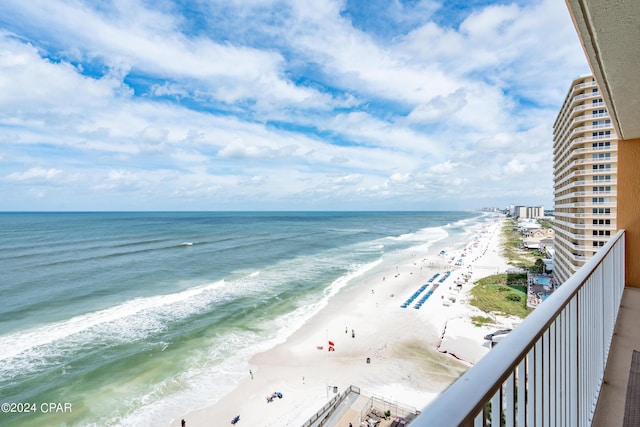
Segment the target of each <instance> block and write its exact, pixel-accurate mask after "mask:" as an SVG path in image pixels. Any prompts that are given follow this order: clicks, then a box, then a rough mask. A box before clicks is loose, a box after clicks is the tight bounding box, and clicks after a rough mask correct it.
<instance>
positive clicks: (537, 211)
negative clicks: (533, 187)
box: [507, 205, 544, 219]
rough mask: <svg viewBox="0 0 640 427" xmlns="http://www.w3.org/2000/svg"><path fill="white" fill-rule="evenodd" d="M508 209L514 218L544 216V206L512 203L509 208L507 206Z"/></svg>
mask: <svg viewBox="0 0 640 427" xmlns="http://www.w3.org/2000/svg"><path fill="white" fill-rule="evenodd" d="M507 211H508V213H509V214H510V215H511V216H512V217H513V218H518V219H530V218H531V219H535V218H542V217H544V206H516V205H510V206H509V208H507Z"/></svg>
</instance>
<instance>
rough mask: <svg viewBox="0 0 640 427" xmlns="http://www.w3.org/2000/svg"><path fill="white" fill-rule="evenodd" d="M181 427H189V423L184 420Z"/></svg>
mask: <svg viewBox="0 0 640 427" xmlns="http://www.w3.org/2000/svg"><path fill="white" fill-rule="evenodd" d="M180 425H181V426H182V427H186V426H187V422H186V421H185V420H184V418H183V419H182V422H181V423H180Z"/></svg>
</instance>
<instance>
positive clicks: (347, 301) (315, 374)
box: [171, 222, 509, 427]
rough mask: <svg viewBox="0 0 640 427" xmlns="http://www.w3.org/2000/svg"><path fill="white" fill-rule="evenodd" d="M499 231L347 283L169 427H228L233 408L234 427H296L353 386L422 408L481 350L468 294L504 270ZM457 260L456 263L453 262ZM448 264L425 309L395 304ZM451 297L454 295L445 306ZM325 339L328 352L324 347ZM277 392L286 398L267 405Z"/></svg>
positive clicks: (482, 232) (496, 226)
mask: <svg viewBox="0 0 640 427" xmlns="http://www.w3.org/2000/svg"><path fill="white" fill-rule="evenodd" d="M500 230H501V222H494V223H491V224H486V225H484V226H483V227H482V228H478V229H477V230H475V231H474V232H473V233H472V235H471V236H470V239H469V241H468V242H467V243H466V245H465V244H462V245H460V247H458V248H449V250H448V251H447V255H446V256H442V255H438V252H439V250H440V248H437V247H434V248H432V250H431V252H430V253H426V254H415V256H414V257H413V258H411V259H409V260H407V261H406V262H405V263H404V264H401V265H398V266H397V267H396V268H394V269H393V270H392V271H388V272H383V273H382V274H378V275H377V276H376V277H372V276H369V277H365V278H363V280H362V283H360V284H354V285H353V286H350V287H348V288H345V289H344V290H343V291H342V292H340V293H339V294H338V295H336V296H334V297H333V298H332V299H331V300H330V301H329V304H328V305H327V306H326V307H325V308H324V309H323V310H322V311H321V312H320V313H319V314H318V315H316V316H315V317H314V318H312V319H311V320H310V321H308V322H307V323H305V324H304V325H302V326H301V328H300V329H298V330H297V332H295V333H294V334H293V335H291V336H290V337H289V338H288V339H287V341H286V342H284V343H282V344H280V345H278V346H276V347H274V348H273V349H271V350H268V351H266V352H264V353H260V354H257V355H256V356H254V357H253V358H252V359H251V361H250V365H251V370H252V372H253V376H254V378H253V379H251V378H250V377H249V372H247V378H246V379H245V380H243V381H241V382H240V383H239V384H238V386H237V387H236V388H235V389H234V390H233V391H232V392H231V393H229V394H227V395H226V396H223V397H221V398H220V400H218V401H217V402H216V403H215V404H213V405H212V406H210V407H207V408H205V409H202V410H199V411H195V412H191V413H188V414H184V415H183V416H180V417H178V418H176V419H175V420H174V421H173V422H172V423H171V426H179V425H180V419H182V418H184V419H185V420H186V421H187V426H188V427H194V426H204V425H228V424H229V423H230V421H231V419H232V418H233V417H234V416H236V415H240V417H241V418H240V423H239V424H238V425H240V426H252V427H269V426H274V427H275V426H277V427H283V426H295V427H299V426H300V425H302V424H303V423H304V422H305V421H306V420H307V419H308V418H309V417H311V416H312V415H313V414H315V412H316V411H318V410H319V409H320V408H321V407H322V406H323V405H324V404H325V403H326V402H327V401H328V399H329V398H331V397H332V396H333V387H334V386H336V387H338V391H339V392H342V391H343V390H344V389H345V388H347V387H348V386H349V385H355V386H357V387H360V388H361V390H362V392H363V393H365V394H367V395H375V396H378V397H382V398H385V399H387V400H392V401H396V402H399V403H401V404H403V405H404V406H407V407H415V408H418V409H422V408H423V407H425V406H426V405H428V404H429V402H431V401H432V400H433V399H434V398H435V396H437V395H438V394H439V393H440V392H442V391H443V390H444V389H445V388H446V387H447V386H448V385H449V384H451V383H452V382H453V381H454V380H455V379H456V378H458V377H459V376H460V375H461V374H462V373H463V372H464V371H465V370H466V369H467V368H468V367H469V366H470V364H472V363H475V362H477V360H479V359H480V358H481V357H482V356H483V355H484V354H485V353H486V352H487V351H488V346H487V345H486V343H485V341H484V339H483V337H484V335H486V334H487V333H488V332H489V331H490V329H488V328H478V327H475V326H473V325H472V324H471V322H470V321H469V320H468V319H469V317H470V316H471V315H472V314H473V313H475V311H476V310H475V309H474V308H472V307H470V306H469V305H468V304H466V301H467V300H468V295H467V294H468V290H469V289H470V287H471V286H472V285H471V283H473V281H475V280H477V279H479V278H481V277H485V276H487V275H491V274H495V273H497V272H498V271H500V272H504V271H505V270H506V269H507V268H508V266H507V264H506V261H505V260H504V259H503V258H502V257H501V255H500V252H501V249H500V248H501V243H500ZM462 254H464V256H463V255H462ZM459 259H462V260H463V261H462V265H452V264H454V263H455V262H456V261H458V260H459ZM446 270H450V271H451V272H452V273H451V275H450V277H449V278H447V279H446V280H445V281H444V282H443V283H441V284H440V286H439V287H438V289H437V290H436V291H435V292H434V294H433V295H432V296H431V297H430V298H429V300H427V302H426V303H425V304H424V305H423V306H422V308H420V309H419V310H416V309H414V308H413V305H414V304H415V302H417V301H418V300H419V298H420V296H422V295H424V293H423V294H421V295H420V296H419V297H418V300H416V301H414V303H413V304H411V305H410V306H409V307H408V308H401V307H400V305H401V304H402V303H403V302H405V301H406V300H407V298H409V297H410V296H411V295H412V294H413V293H414V292H415V291H416V290H418V288H419V287H420V286H421V285H422V284H425V283H426V282H427V280H428V279H429V278H430V277H431V276H433V274H435V273H441V274H442V273H444V272H445V271H446ZM465 273H468V274H469V275H470V280H469V283H468V284H464V285H463V286H462V289H461V290H459V291H458V290H456V289H457V288H458V287H457V286H456V284H455V282H456V280H461V279H462V276H463V274H465ZM383 277H384V280H383ZM438 279H439V278H438ZM436 282H437V279H436ZM428 289H429V288H428ZM372 291H373V292H372ZM392 295H393V296H392ZM450 295H453V296H455V299H456V302H453V303H451V305H449V306H445V305H443V301H444V300H445V299H449V296H450ZM507 326H509V325H507ZM345 328H346V330H347V332H346V333H345ZM445 328H446V334H445V335H444V337H442V334H443V331H444V330H445ZM492 329H493V328H492ZM352 330H353V331H354V332H355V338H353V337H352V336H351V331H352ZM329 340H331V341H332V342H333V343H334V344H335V351H331V352H329V351H327V349H328V341H329ZM319 346H321V347H322V350H319V349H318V347H319ZM444 352H446V353H448V354H445V353H444ZM452 355H453V356H455V357H452ZM367 358H369V359H370V363H366V359H367ZM458 359H460V360H458ZM274 391H278V392H281V393H282V394H283V398H282V399H278V398H276V399H274V400H273V401H272V402H270V403H267V401H266V397H267V396H268V395H270V394H272V393H273V392H274ZM229 425H230V424H229ZM354 425H356V423H355V422H354Z"/></svg>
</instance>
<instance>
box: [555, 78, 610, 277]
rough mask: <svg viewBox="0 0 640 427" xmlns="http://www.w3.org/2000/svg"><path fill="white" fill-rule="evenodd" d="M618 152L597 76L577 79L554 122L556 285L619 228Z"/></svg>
mask: <svg viewBox="0 0 640 427" xmlns="http://www.w3.org/2000/svg"><path fill="white" fill-rule="evenodd" d="M617 150H618V140H617V136H616V132H615V130H614V127H613V125H612V123H611V118H610V116H609V113H608V111H607V107H606V106H605V104H604V100H603V97H602V94H601V93H600V89H599V87H598V85H597V83H596V81H595V79H594V78H593V76H585V77H580V78H578V79H576V80H574V81H573V83H572V85H571V88H570V90H569V93H568V94H567V97H566V98H565V101H564V104H563V105H562V108H561V110H560V113H559V114H558V117H557V118H556V121H555V123H554V125H553V170H554V203H555V207H554V210H555V220H554V227H555V270H554V276H555V279H556V281H557V283H562V282H564V281H565V280H566V279H568V278H569V277H570V276H571V275H572V274H574V273H575V272H576V271H577V270H578V268H580V267H581V266H582V265H584V263H585V262H586V261H588V260H589V259H590V258H591V257H592V256H593V255H595V253H596V252H597V251H598V250H599V249H600V247H601V246H603V245H604V244H605V243H606V242H607V241H608V240H609V238H610V237H611V236H612V235H614V234H615V232H616V230H617V227H616V205H617V204H616V194H617V167H616V166H617V160H618V158H617Z"/></svg>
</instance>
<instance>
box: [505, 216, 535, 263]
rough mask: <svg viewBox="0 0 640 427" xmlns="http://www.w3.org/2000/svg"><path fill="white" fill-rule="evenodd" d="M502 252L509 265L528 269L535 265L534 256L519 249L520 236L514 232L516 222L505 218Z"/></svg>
mask: <svg viewBox="0 0 640 427" xmlns="http://www.w3.org/2000/svg"><path fill="white" fill-rule="evenodd" d="M502 238H503V252H502V255H504V257H505V258H506V259H507V262H508V263H509V265H513V266H515V267H519V268H525V269H530V268H532V267H533V266H534V265H535V262H536V255H535V254H534V253H532V252H527V251H526V250H524V249H522V248H521V247H520V244H521V243H522V236H521V235H520V233H518V232H517V231H516V222H515V221H514V220H513V219H511V218H507V219H506V220H505V221H504V224H503V225H502Z"/></svg>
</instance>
